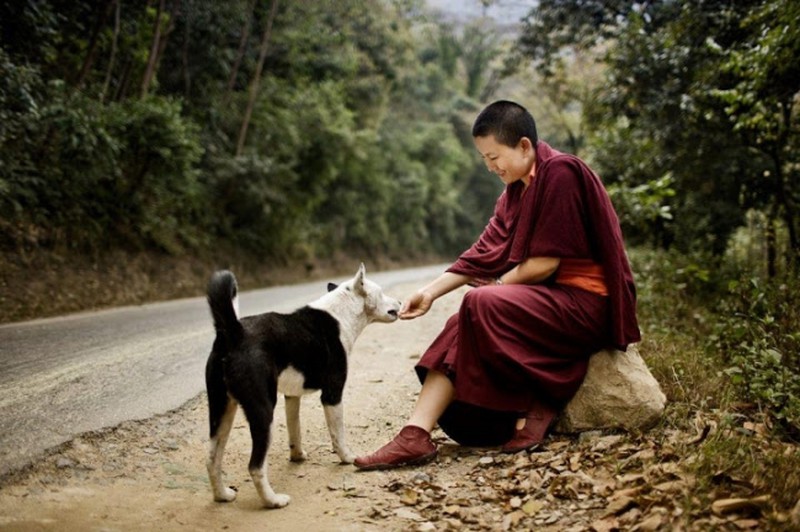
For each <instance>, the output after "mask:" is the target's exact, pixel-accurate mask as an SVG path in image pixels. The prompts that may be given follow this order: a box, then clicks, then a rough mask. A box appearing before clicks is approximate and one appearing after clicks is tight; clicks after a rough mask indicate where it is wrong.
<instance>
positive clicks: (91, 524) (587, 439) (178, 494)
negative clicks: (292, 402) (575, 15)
mask: <svg viewBox="0 0 800 532" xmlns="http://www.w3.org/2000/svg"><path fill="white" fill-rule="evenodd" d="M414 288H415V286H402V287H397V288H396V289H394V290H392V291H391V293H392V295H394V296H396V297H399V298H402V297H404V296H406V295H407V294H408V293H409V292H410V291H411V290H413V289H414ZM462 295H463V290H462V291H459V292H457V293H454V294H451V295H448V296H447V297H445V298H444V299H442V300H440V301H437V303H436V305H434V308H433V309H432V311H431V312H430V313H429V314H428V315H427V316H425V317H423V318H421V319H417V320H413V321H410V322H398V323H395V324H390V325H383V324H375V325H371V326H369V327H368V328H367V329H366V331H365V332H364V334H363V335H362V336H361V338H359V340H358V342H357V343H356V347H355V350H354V352H353V354H352V359H351V373H350V376H349V380H348V387H347V388H346V390H345V412H346V426H347V429H348V434H349V438H350V442H351V446H352V448H353V450H354V451H355V452H357V453H365V452H369V451H372V450H374V449H375V448H376V447H377V446H379V445H382V444H383V443H385V442H386V441H387V440H388V438H390V437H391V436H393V435H394V434H395V433H396V432H397V431H398V430H399V428H400V427H401V426H402V424H403V422H404V421H405V419H406V416H407V415H408V413H409V411H410V409H411V406H412V405H413V403H414V401H415V399H416V395H417V393H418V391H419V384H418V382H417V380H416V376H415V374H414V372H413V369H412V368H413V365H414V363H415V361H416V360H417V359H418V358H419V356H420V355H421V353H422V352H423V350H424V349H425V348H426V347H427V345H428V344H429V343H430V341H431V340H432V339H433V338H434V337H435V336H436V334H437V333H438V332H439V330H440V329H441V327H442V325H443V323H444V321H445V320H446V319H447V317H448V316H450V314H452V313H453V312H455V311H456V309H457V308H458V304H459V302H460V300H461V296H462ZM301 420H302V423H303V440H304V443H305V446H306V451H307V452H308V454H309V459H308V460H307V461H306V462H305V463H302V464H293V463H291V462H289V460H288V457H289V453H288V444H287V438H286V429H285V418H284V413H283V404H282V401H281V402H280V403H279V405H278V409H277V416H276V430H275V431H274V439H273V443H272V447H271V449H270V453H269V457H268V459H269V470H270V481H271V483H272V486H273V487H274V488H275V489H276V491H278V492H280V493H287V494H289V495H291V497H292V502H291V504H290V505H289V506H288V507H286V508H283V509H279V510H264V509H262V508H261V505H260V501H259V499H258V496H257V495H256V492H255V489H254V488H253V485H252V482H251V480H250V478H249V475H248V473H247V460H248V456H249V452H250V443H249V434H248V429H247V425H246V422H245V420H244V417H243V416H242V415H241V413H240V414H239V417H238V418H237V422H236V423H235V425H234V430H233V433H232V435H231V441H230V443H229V446H228V450H227V452H226V455H225V457H226V460H225V465H224V471H225V472H226V474H227V478H226V481H227V484H228V485H233V486H235V487H236V488H237V489H238V492H239V495H238V497H237V499H236V501H235V502H233V503H229V504H219V503H215V502H213V501H212V497H211V492H210V489H209V486H208V480H207V477H206V471H205V458H206V441H207V439H206V405H205V396H204V395H201V396H199V397H197V398H195V399H193V400H191V401H189V402H188V403H187V404H186V405H184V406H183V407H181V408H180V409H178V410H176V411H172V412H169V413H167V414H164V415H161V416H158V417H155V418H152V419H148V420H144V421H136V422H127V423H124V424H122V425H120V426H117V427H114V428H112V429H108V430H105V431H102V432H95V433H89V434H84V435H82V436H81V437H80V438H77V439H75V440H74V441H72V442H69V443H67V444H65V445H63V446H62V447H61V448H59V449H57V450H55V451H53V452H52V453H51V454H50V455H49V456H48V457H46V458H45V459H43V460H41V461H40V462H39V463H37V464H35V465H34V466H33V467H31V468H30V469H28V470H27V471H23V472H19V473H17V474H15V475H14V476H12V477H8V478H6V479H5V480H4V481H3V482H2V483H0V530H13V531H38V530H44V531H50V530H58V531H62V530H66V531H73V530H74V531H87V530H88V531H92V530H96V531H116V530H120V531H128V530H147V531H151V530H164V531H172V530H192V531H194V530H220V531H239V530H242V531H250V530H272V531H289V532H294V531H300V532H316V531H369V532H371V531H382V532H389V531H409V530H413V531H418V532H429V531H451V530H452V531H456V530H459V531H460V530H475V531H479V530H480V531H483V530H492V531H494V530H497V531H506V530H538V531H553V532H555V531H567V532H578V531H585V530H593V531H597V532H604V531H611V530H640V531H647V530H685V531H705V530H753V529H756V530H761V529H776V530H778V529H780V530H783V529H786V528H785V527H786V525H787V523H789V522H790V521H791V522H792V523H794V524H795V525H796V526H798V527H800V503H798V505H797V507H796V509H795V511H793V513H792V515H791V516H790V515H788V514H783V513H773V512H770V511H768V510H766V509H765V510H764V511H763V512H762V511H761V510H760V507H757V506H753V505H755V504H756V503H758V504H761V503H760V502H759V501H762V499H763V496H762V495H763V494H762V490H760V488H759V487H758V486H742V485H739V484H736V483H728V482H726V481H725V480H724V477H725V475H723V473H724V472H723V473H720V474H718V475H721V476H722V477H721V478H722V480H719V481H715V482H716V483H719V485H718V486H715V487H713V488H712V492H710V493H704V494H702V495H703V497H702V500H701V499H700V498H698V492H697V490H696V486H697V485H698V483H699V480H698V479H697V478H695V476H694V474H692V473H691V472H687V470H686V469H685V468H684V467H683V463H684V462H689V461H691V460H697V458H698V455H697V453H698V452H702V451H701V450H700V448H698V447H697V446H696V445H697V443H698V442H699V441H701V440H702V439H703V438H705V437H706V436H707V435H708V434H709V432H708V430H701V431H700V432H699V435H698V434H697V433H692V432H685V431H681V430H680V429H678V428H675V427H673V426H671V424H669V423H665V424H662V425H661V426H659V427H656V428H654V429H653V430H651V431H649V432H648V433H645V434H615V433H613V432H601V431H591V432H587V433H584V434H581V435H577V436H576V435H572V436H562V435H556V436H551V437H549V438H548V439H547V441H546V442H545V443H544V444H543V445H542V446H541V447H540V448H539V449H536V450H535V451H533V452H530V453H526V452H523V453H517V454H515V455H506V454H501V453H499V451H498V450H497V449H496V448H488V449H474V448H473V449H470V448H463V447H459V446H458V445H455V444H454V443H453V442H452V441H450V440H448V439H447V438H446V437H445V436H444V434H443V433H441V432H440V431H438V430H437V431H434V439H435V440H436V441H437V442H438V443H439V444H440V446H439V450H440V454H439V457H438V458H437V459H436V460H435V461H434V462H432V463H430V464H427V465H424V466H420V467H415V468H407V469H399V470H394V471H389V472H367V473H359V472H357V471H356V469H355V468H354V467H353V466H349V465H340V464H339V463H338V462H337V458H336V455H335V454H334V453H333V451H332V449H331V445H330V442H329V440H328V436H327V430H326V429H325V426H324V425H325V424H324V415H323V413H322V409H321V407H320V406H319V399H318V395H312V396H307V397H305V398H304V399H303V407H302V414H301ZM717 425H718V423H715V424H714V426H717ZM710 426H711V425H709V427H710ZM707 428H708V427H706V429H707ZM698 430H700V429H699V428H698ZM711 434H713V432H711ZM789 447H790V446H787V452H793V451H792V449H793V447H792V448H789ZM718 475H715V477H717V476H718ZM730 497H747V498H748V499H747V501H750V502H751V503H752V504H751V505H750V507H747V508H745V509H743V510H742V511H720V510H719V509H716V510H715V508H714V506H713V505H712V504H711V503H712V501H714V500H715V499H729V498H730ZM737 500H739V501H741V499H737ZM795 513H796V514H797V515H795Z"/></svg>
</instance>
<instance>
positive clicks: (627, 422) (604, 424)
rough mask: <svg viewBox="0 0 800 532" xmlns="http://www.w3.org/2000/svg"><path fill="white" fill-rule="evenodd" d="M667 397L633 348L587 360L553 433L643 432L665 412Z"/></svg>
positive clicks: (607, 352) (595, 355) (629, 347)
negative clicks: (581, 379)
mask: <svg viewBox="0 0 800 532" xmlns="http://www.w3.org/2000/svg"><path fill="white" fill-rule="evenodd" d="M666 401H667V398H666V396H665V395H664V393H663V392H662V391H661V387H660V386H659V385H658V381H656V379H655V378H654V377H653V375H652V374H651V373H650V370H648V369H647V365H646V364H645V363H644V360H643V359H642V357H641V355H639V350H638V349H637V348H636V346H635V345H631V346H628V350H627V351H624V352H623V351H616V350H613V349H607V350H604V351H599V352H597V353H595V354H594V355H592V357H591V359H589V369H588V371H587V373H586V378H585V379H584V381H583V384H581V387H580V388H579V389H578V392H577V393H576V394H575V397H573V398H572V400H571V401H570V402H569V403H568V404H567V406H566V407H565V408H564V410H563V412H562V413H561V415H560V416H559V419H558V421H557V422H556V425H555V427H554V430H555V432H562V433H575V432H583V431H587V430H596V429H610V428H623V429H627V430H643V429H647V428H649V427H650V426H652V425H653V424H654V423H656V421H658V419H659V417H661V414H662V412H663V411H664V405H665V404H666Z"/></svg>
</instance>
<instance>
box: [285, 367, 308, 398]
mask: <svg viewBox="0 0 800 532" xmlns="http://www.w3.org/2000/svg"><path fill="white" fill-rule="evenodd" d="M305 380H306V378H305V377H304V376H303V374H302V373H300V372H299V371H297V370H296V369H294V368H293V367H291V366H289V367H287V368H286V369H285V370H283V371H282V372H281V374H280V375H278V392H279V393H282V394H284V395H289V396H294V397H298V396H300V395H305V394H307V393H314V392H315V391H316V390H312V389H308V388H303V383H304V382H305Z"/></svg>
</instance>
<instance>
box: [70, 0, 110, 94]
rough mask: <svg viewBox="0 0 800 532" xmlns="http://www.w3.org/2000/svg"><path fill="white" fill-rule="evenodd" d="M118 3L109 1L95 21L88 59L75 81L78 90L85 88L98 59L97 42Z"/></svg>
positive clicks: (84, 61) (85, 59) (87, 52)
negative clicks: (87, 77) (84, 84)
mask: <svg viewBox="0 0 800 532" xmlns="http://www.w3.org/2000/svg"><path fill="white" fill-rule="evenodd" d="M116 3H117V0H108V1H107V2H106V7H105V9H103V10H102V12H101V13H100V14H99V15H98V17H97V19H96V20H95V23H94V28H92V36H91V37H90V38H89V48H88V50H87V51H86V57H85V58H84V59H83V66H81V71H80V73H79V74H78V79H77V80H76V81H75V86H76V87H77V88H78V89H80V88H81V87H83V83H84V82H85V81H86V76H88V75H89V70H91V68H92V65H93V64H94V60H95V58H96V57H97V42H98V37H99V36H100V31H101V30H102V29H103V27H104V26H105V25H106V21H107V20H108V16H109V15H110V14H111V8H112V7H114V4H116Z"/></svg>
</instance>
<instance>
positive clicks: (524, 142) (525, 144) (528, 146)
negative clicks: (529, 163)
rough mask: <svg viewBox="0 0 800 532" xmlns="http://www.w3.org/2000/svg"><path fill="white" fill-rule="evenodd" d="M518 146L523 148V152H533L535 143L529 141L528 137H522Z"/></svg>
mask: <svg viewBox="0 0 800 532" xmlns="http://www.w3.org/2000/svg"><path fill="white" fill-rule="evenodd" d="M517 146H519V147H520V148H522V151H526V152H527V151H530V150H533V142H531V139H529V138H528V137H522V138H521V139H519V144H517Z"/></svg>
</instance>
